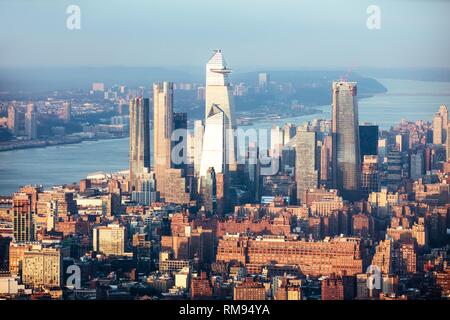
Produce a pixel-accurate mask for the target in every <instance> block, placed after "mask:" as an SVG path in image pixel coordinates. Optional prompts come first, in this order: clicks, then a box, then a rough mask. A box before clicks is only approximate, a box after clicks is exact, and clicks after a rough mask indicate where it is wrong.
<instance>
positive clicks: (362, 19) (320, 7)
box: [0, 0, 450, 71]
mask: <svg viewBox="0 0 450 320" xmlns="http://www.w3.org/2000/svg"><path fill="white" fill-rule="evenodd" d="M50 4H51V5H50ZM72 4H76V5H78V6H79V7H80V9H81V29H80V30H69V29H68V28H67V27H66V20H67V18H68V17H69V14H67V13H66V9H67V7H68V6H69V5H72ZM373 4H375V5H378V6H379V7H380V9H381V29H379V30H369V29H368V28H367V25H366V21H367V18H368V17H369V15H370V14H368V13H367V12H366V10H367V7H368V6H370V5H373ZM175 7H176V8H177V10H174V8H175ZM0 9H1V10H0V30H3V31H2V32H1V33H0V43H1V50H0V67H3V68H4V67H14V68H17V67H20V68H23V67H61V66H64V67H72V66H108V67H111V66H127V67H132V66H136V67H139V66H152V67H167V68H180V67H189V68H195V67H197V66H203V65H204V63H205V62H206V61H207V60H208V59H209V58H210V56H211V55H212V50H213V49H218V48H220V49H222V50H223V51H224V53H225V54H226V59H227V61H228V63H229V65H230V66H231V68H233V69H240V70H241V71H246V70H245V69H247V70H258V69H261V68H265V69H267V70H271V69H286V68H357V67H383V68H389V67H393V68H438V67H450V61H449V59H448V56H450V43H449V42H448V41H446V40H447V39H448V30H450V20H449V19H447V12H450V11H449V9H450V2H446V1H422V0H418V1H413V2H411V1H409V2H408V1H403V0H397V1H387V0H380V1H377V3H373V1H371V0H362V1H357V2H355V1H351V2H350V1H349V2H340V3H336V2H335V1H332V0H327V1H322V2H320V3H317V2H315V1H312V0H305V1H293V0H286V1H282V2H280V1H274V0H263V1H254V0H250V1H245V2H239V1H237V0H233V1H226V2H225V1H205V0H194V1H189V2H187V1H182V0H174V1H171V2H170V3H169V2H168V1H162V0H159V1H158V0H155V1H151V2H147V1H138V0H134V1H128V2H127V3H126V4H124V3H121V2H119V1H117V0H111V1H108V2H95V3H93V2H92V1H86V0H79V1H66V0H64V1H58V2H57V3H55V2H53V1H50V0H41V1H29V0H19V1H12V0H2V1H0ZM249 12H251V14H249ZM17 17H22V19H20V20H19V21H18V20H17ZM5 30H6V31H7V32H5Z"/></svg>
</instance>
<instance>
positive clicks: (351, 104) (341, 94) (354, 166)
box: [332, 81, 361, 200]
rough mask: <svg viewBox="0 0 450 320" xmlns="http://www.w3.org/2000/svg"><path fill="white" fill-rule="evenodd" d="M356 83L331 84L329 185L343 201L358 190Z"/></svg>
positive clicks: (356, 196) (352, 196) (358, 153)
mask: <svg viewBox="0 0 450 320" xmlns="http://www.w3.org/2000/svg"><path fill="white" fill-rule="evenodd" d="M356 94H357V87H356V82H343V81H336V82H333V111H332V113H333V119H332V133H333V152H332V156H333V185H334V188H336V189H338V190H339V191H340V192H341V195H342V197H343V198H344V199H347V200H356V199H358V198H359V191H360V188H359V186H360V177H361V174H360V172H361V167H360V163H361V162H360V161H361V158H360V151H359V127H358V101H357V98H356Z"/></svg>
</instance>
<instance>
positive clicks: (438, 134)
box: [433, 105, 448, 145]
mask: <svg viewBox="0 0 450 320" xmlns="http://www.w3.org/2000/svg"><path fill="white" fill-rule="evenodd" d="M447 127H448V109H447V107H446V106H445V105H442V106H440V107H439V111H438V112H437V113H436V114H435V115H434V118H433V143H434V144H444V145H445V143H446V141H447Z"/></svg>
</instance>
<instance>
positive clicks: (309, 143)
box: [295, 127, 319, 204]
mask: <svg viewBox="0 0 450 320" xmlns="http://www.w3.org/2000/svg"><path fill="white" fill-rule="evenodd" d="M296 139H297V144H296V160H295V162H296V163H295V179H296V184H297V202H299V203H300V204H304V203H305V202H306V191H308V190H309V189H311V188H317V184H318V178H319V175H318V159H317V153H316V143H317V140H316V133H315V132H314V131H311V132H310V131H307V129H305V128H302V127H298V128H297V138H296Z"/></svg>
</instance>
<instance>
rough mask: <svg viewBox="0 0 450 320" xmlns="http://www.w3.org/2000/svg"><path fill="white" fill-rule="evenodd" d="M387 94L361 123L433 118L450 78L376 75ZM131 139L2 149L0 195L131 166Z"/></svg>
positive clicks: (365, 102) (371, 102)
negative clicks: (392, 77) (398, 78)
mask: <svg viewBox="0 0 450 320" xmlns="http://www.w3.org/2000/svg"><path fill="white" fill-rule="evenodd" d="M378 80H379V81H380V82H381V83H382V84H383V85H384V86H385V87H386V88H387V89H388V91H387V93H384V94H378V95H375V96H373V97H371V98H367V99H361V100H360V101H359V120H360V123H363V122H371V123H374V124H378V125H379V126H380V128H382V129H389V128H390V127H391V126H392V125H394V124H396V123H398V122H399V121H400V120H401V119H403V118H405V119H408V120H410V121H415V120H427V121H431V119H432V117H433V114H434V113H435V112H437V110H438V109H439V106H440V105H441V104H446V105H448V106H450V82H423V81H412V80H394V79H378ZM319 109H321V110H322V111H323V113H322V114H314V115H308V116H300V117H292V118H285V119H279V120H270V121H259V122H258V123H255V125H254V126H253V127H256V128H270V127H272V126H273V125H274V124H278V125H283V124H284V123H286V122H291V123H294V124H301V123H302V122H304V121H308V120H312V119H314V118H321V119H330V118H331V106H322V107H320V108H319ZM128 141H129V140H128V138H124V139H114V140H99V141H86V142H82V143H79V144H71V145H63V146H53V147H46V148H35V149H23V150H13V151H6V152H0V195H10V194H12V193H13V192H15V191H16V190H17V189H18V188H19V187H20V186H21V185H25V184H30V183H31V184H42V185H44V186H46V187H49V186H51V185H59V184H64V183H71V182H78V181H79V180H80V179H82V178H84V177H86V175H88V174H89V173H93V172H97V171H103V172H115V171H119V170H124V169H127V167H128Z"/></svg>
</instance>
